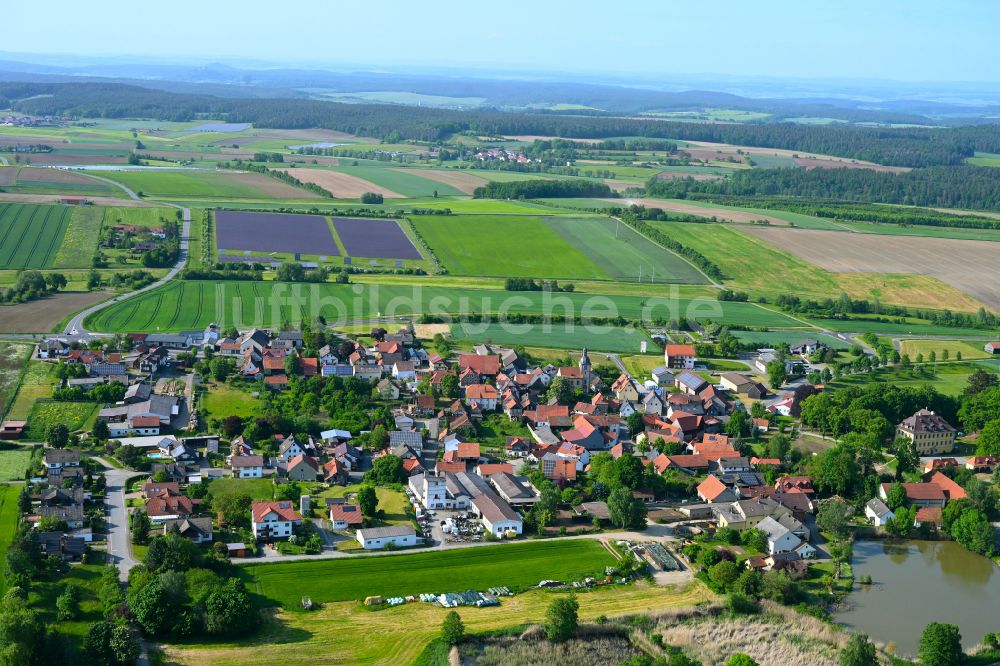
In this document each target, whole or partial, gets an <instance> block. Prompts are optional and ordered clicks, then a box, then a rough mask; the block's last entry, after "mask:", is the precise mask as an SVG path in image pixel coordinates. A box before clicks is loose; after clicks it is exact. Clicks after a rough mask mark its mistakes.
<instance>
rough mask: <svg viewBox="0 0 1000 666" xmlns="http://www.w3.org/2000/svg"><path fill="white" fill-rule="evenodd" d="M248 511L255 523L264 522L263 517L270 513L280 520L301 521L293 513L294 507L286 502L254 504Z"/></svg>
mask: <svg viewBox="0 0 1000 666" xmlns="http://www.w3.org/2000/svg"><path fill="white" fill-rule="evenodd" d="M250 511H251V513H252V514H253V521H254V522H255V523H259V522H261V521H262V520H264V517H265V516H267V514H269V513H271V512H272V511H273V512H274V513H276V514H278V517H279V518H281V519H282V520H290V521H299V520H302V516H300V515H299V514H298V513H297V512H296V511H295V505H294V504H293V503H292V502H289V501H288V500H282V501H280V502H254V503H253V504H252V505H251V507H250Z"/></svg>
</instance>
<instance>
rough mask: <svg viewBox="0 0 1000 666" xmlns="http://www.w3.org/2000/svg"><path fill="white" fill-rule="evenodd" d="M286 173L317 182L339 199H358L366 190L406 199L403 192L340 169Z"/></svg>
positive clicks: (390, 197)
mask: <svg viewBox="0 0 1000 666" xmlns="http://www.w3.org/2000/svg"><path fill="white" fill-rule="evenodd" d="M284 171H285V173H287V174H290V175H292V176H294V177H295V178H298V179H299V180H301V181H302V182H303V183H315V184H317V185H319V186H320V187H322V188H323V189H325V190H329V191H330V192H333V196H335V197H337V198H339V199H357V198H358V197H360V196H361V195H362V194H364V193H365V192H374V193H376V194H381V195H382V196H383V197H385V198H386V199H405V198H406V197H404V196H403V195H402V194H398V193H396V192H393V191H392V190H389V189H386V188H384V187H380V186H378V185H376V184H375V183H373V182H371V181H368V180H365V179H364V178H358V177H357V176H351V175H349V174H346V173H340V172H339V171H327V170H325V169H285V170H284Z"/></svg>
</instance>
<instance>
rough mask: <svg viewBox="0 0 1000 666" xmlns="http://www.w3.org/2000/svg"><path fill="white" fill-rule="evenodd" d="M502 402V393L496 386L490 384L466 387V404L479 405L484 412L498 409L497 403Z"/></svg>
mask: <svg viewBox="0 0 1000 666" xmlns="http://www.w3.org/2000/svg"><path fill="white" fill-rule="evenodd" d="M499 400H500V393H499V392H498V391H497V389H496V387H495V386H490V385H489V384H472V385H470V386H467V387H465V404H466V405H469V406H471V405H472V404H473V403H475V404H477V405H479V408H480V409H481V410H483V411H484V412H491V411H493V410H494V409H496V408H497V401H499Z"/></svg>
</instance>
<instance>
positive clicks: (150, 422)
mask: <svg viewBox="0 0 1000 666" xmlns="http://www.w3.org/2000/svg"><path fill="white" fill-rule="evenodd" d="M159 425H160V417H159V416H133V417H132V427H133V428H156V427H157V426H159Z"/></svg>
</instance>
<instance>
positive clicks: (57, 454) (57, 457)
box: [45, 448, 80, 465]
mask: <svg viewBox="0 0 1000 666" xmlns="http://www.w3.org/2000/svg"><path fill="white" fill-rule="evenodd" d="M45 462H47V463H50V464H54V463H60V464H62V465H65V464H67V463H79V462H80V452H79V451H78V450H77V449H50V448H47V449H45Z"/></svg>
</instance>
